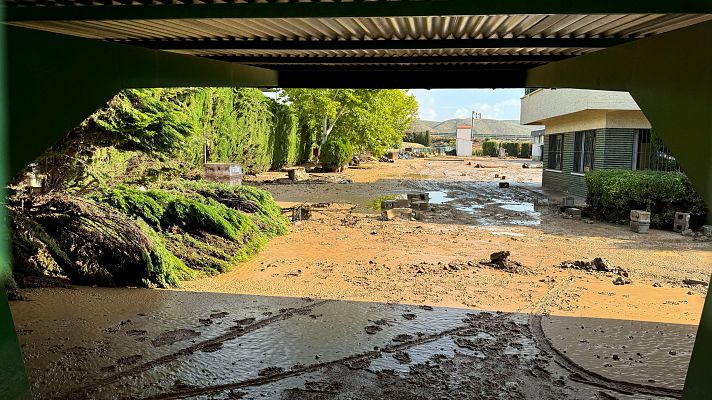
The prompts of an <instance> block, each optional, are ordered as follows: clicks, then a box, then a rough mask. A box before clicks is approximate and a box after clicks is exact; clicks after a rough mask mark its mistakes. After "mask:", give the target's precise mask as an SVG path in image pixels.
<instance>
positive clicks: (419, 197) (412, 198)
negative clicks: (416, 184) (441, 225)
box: [406, 193, 430, 202]
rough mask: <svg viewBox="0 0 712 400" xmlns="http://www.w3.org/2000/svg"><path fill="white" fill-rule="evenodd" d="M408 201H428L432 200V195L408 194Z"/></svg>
mask: <svg viewBox="0 0 712 400" xmlns="http://www.w3.org/2000/svg"><path fill="white" fill-rule="evenodd" d="M406 196H408V200H410V201H411V202H412V201H428V200H430V195H429V194H428V193H408V194H407V195H406Z"/></svg>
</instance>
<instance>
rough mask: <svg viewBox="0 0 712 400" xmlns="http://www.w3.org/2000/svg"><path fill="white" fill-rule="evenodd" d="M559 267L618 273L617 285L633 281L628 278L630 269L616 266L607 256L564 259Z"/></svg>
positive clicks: (615, 282)
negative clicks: (590, 259)
mask: <svg viewBox="0 0 712 400" xmlns="http://www.w3.org/2000/svg"><path fill="white" fill-rule="evenodd" d="M559 268H572V269H579V270H582V271H591V272H604V273H610V274H614V275H618V278H616V280H615V281H614V282H613V283H614V284H616V285H627V284H630V283H632V282H631V280H630V279H628V271H626V270H624V269H623V268H621V267H617V266H614V265H613V264H611V262H610V261H608V260H606V259H605V258H600V257H597V258H594V259H593V261H588V260H576V261H564V262H562V263H561V264H559ZM620 282H622V283H620Z"/></svg>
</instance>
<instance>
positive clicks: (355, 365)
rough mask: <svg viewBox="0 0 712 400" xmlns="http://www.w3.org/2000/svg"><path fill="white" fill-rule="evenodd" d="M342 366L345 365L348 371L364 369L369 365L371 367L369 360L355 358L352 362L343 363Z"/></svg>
mask: <svg viewBox="0 0 712 400" xmlns="http://www.w3.org/2000/svg"><path fill="white" fill-rule="evenodd" d="M344 365H346V366H347V367H348V368H349V369H353V370H357V369H365V368H368V366H369V365H371V360H369V359H368V358H367V357H363V358H357V359H354V360H347V361H344Z"/></svg>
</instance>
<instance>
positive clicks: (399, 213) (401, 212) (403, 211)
mask: <svg viewBox="0 0 712 400" xmlns="http://www.w3.org/2000/svg"><path fill="white" fill-rule="evenodd" d="M381 218H382V219H383V220H384V221H392V220H394V219H403V220H406V221H410V220H411V219H412V218H413V210H411V209H410V208H391V209H390V210H383V211H382V212H381Z"/></svg>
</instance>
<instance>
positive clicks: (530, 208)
mask: <svg viewBox="0 0 712 400" xmlns="http://www.w3.org/2000/svg"><path fill="white" fill-rule="evenodd" d="M493 204H498V205H499V207H500V208H503V209H505V210H510V211H518V212H528V213H533V212H534V203H507V204H501V203H493Z"/></svg>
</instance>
